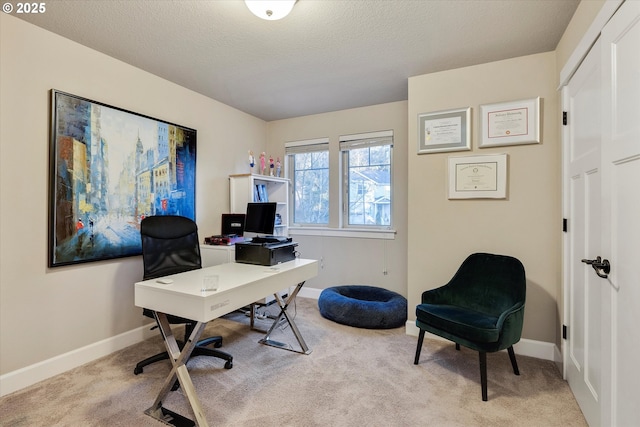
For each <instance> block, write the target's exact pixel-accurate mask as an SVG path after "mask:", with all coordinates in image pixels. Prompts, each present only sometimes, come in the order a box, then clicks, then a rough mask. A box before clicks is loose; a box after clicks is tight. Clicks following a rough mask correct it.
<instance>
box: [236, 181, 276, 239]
mask: <svg viewBox="0 0 640 427" xmlns="http://www.w3.org/2000/svg"><path fill="white" fill-rule="evenodd" d="M250 202H276V206H277V207H276V224H275V227H274V232H273V233H274V235H277V236H288V235H289V180H288V179H286V178H279V177H274V176H268V175H258V174H240V175H230V176H229V209H230V211H231V213H245V212H246V210H247V203H250ZM278 222H279V223H278Z"/></svg>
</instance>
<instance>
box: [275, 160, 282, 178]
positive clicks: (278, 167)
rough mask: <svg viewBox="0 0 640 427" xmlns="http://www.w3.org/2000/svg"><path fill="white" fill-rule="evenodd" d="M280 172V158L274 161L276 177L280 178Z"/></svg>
mask: <svg viewBox="0 0 640 427" xmlns="http://www.w3.org/2000/svg"><path fill="white" fill-rule="evenodd" d="M280 172H282V165H281V164H280V157H278V158H277V160H276V176H277V177H280Z"/></svg>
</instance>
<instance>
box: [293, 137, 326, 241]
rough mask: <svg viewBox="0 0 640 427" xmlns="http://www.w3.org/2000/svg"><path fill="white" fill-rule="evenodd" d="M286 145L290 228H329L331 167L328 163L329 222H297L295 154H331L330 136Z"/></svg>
mask: <svg viewBox="0 0 640 427" xmlns="http://www.w3.org/2000/svg"><path fill="white" fill-rule="evenodd" d="M284 146H285V176H286V177H287V178H288V179H289V181H290V184H289V200H290V203H289V218H290V221H289V229H291V228H292V227H293V228H296V227H300V228H327V227H329V224H330V223H331V194H330V182H331V167H330V165H329V164H328V165H327V171H328V180H329V181H328V183H327V185H328V187H327V192H328V193H329V199H328V202H327V203H328V205H327V222H326V223H304V222H295V218H296V215H295V202H296V200H295V185H296V183H295V172H296V169H295V155H296V154H304V153H312V152H326V153H327V156H329V155H330V150H329V138H316V139H307V140H301V141H290V142H286V143H285V144H284Z"/></svg>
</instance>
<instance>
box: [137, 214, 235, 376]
mask: <svg viewBox="0 0 640 427" xmlns="http://www.w3.org/2000/svg"><path fill="white" fill-rule="evenodd" d="M140 236H141V238H142V261H143V263H144V280H148V279H155V278H156V277H162V276H167V275H170V274H176V273H182V272H184V271H190V270H196V269H198V268H202V263H201V259H200V244H199V240H198V226H197V225H196V223H195V222H193V221H192V220H190V219H189V218H185V217H182V216H175V215H162V216H149V217H146V218H145V219H143V220H142V223H141V224H140ZM143 314H144V315H145V316H147V317H151V318H152V319H155V317H154V316H153V311H151V310H148V309H146V308H145V309H143ZM167 319H168V321H169V323H171V324H182V323H183V324H185V340H184V341H183V342H181V343H178V344H179V345H180V347H181V348H182V345H183V343H184V342H186V341H187V339H188V338H189V335H191V332H192V331H193V329H194V328H195V326H196V323H197V322H196V321H194V320H189V319H185V318H183V317H179V316H173V315H167ZM210 344H213V345H214V347H220V346H221V345H222V337H219V336H214V337H210V338H205V339H203V340H201V341H198V344H197V345H196V348H195V349H194V350H193V353H192V354H191V357H194V356H213V357H218V358H220V359H223V360H225V361H226V363H225V365H224V367H225V369H231V368H232V367H233V357H232V356H231V355H230V354H227V353H224V352H222V351H219V350H214V349H211V348H207V347H206V346H207V345H210ZM167 359H169V354H168V353H167V352H166V351H165V352H163V353H159V354H156V355H155V356H151V357H149V358H147V359H144V360H143V361H141V362H138V364H137V365H136V367H135V369H134V370H133V373H134V374H136V375H138V374H140V373H142V370H143V368H144V367H145V366H147V365H150V364H152V363H155V362H158V361H160V360H167Z"/></svg>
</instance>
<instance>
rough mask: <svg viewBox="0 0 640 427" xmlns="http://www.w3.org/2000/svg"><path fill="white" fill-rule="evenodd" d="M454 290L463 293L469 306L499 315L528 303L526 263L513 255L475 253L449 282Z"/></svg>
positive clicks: (464, 299) (465, 303)
mask: <svg viewBox="0 0 640 427" xmlns="http://www.w3.org/2000/svg"><path fill="white" fill-rule="evenodd" d="M448 286H450V287H451V290H452V291H454V290H455V291H454V292H457V293H459V294H462V295H464V298H462V299H461V300H462V301H464V305H465V306H466V308H470V309H474V310H476V311H479V312H481V313H487V314H499V313H502V312H503V311H504V310H506V309H508V308H510V307H512V306H513V305H515V304H518V303H522V304H524V302H525V297H526V288H527V286H526V278H525V271H524V266H523V265H522V263H521V262H520V261H519V260H518V259H516V258H513V257H510V256H506V255H494V254H487V253H475V254H471V255H469V256H468V257H467V259H466V260H464V262H463V263H462V265H461V266H460V268H459V269H458V271H457V272H456V274H455V276H454V277H453V278H452V279H451V281H450V282H449V283H448Z"/></svg>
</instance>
